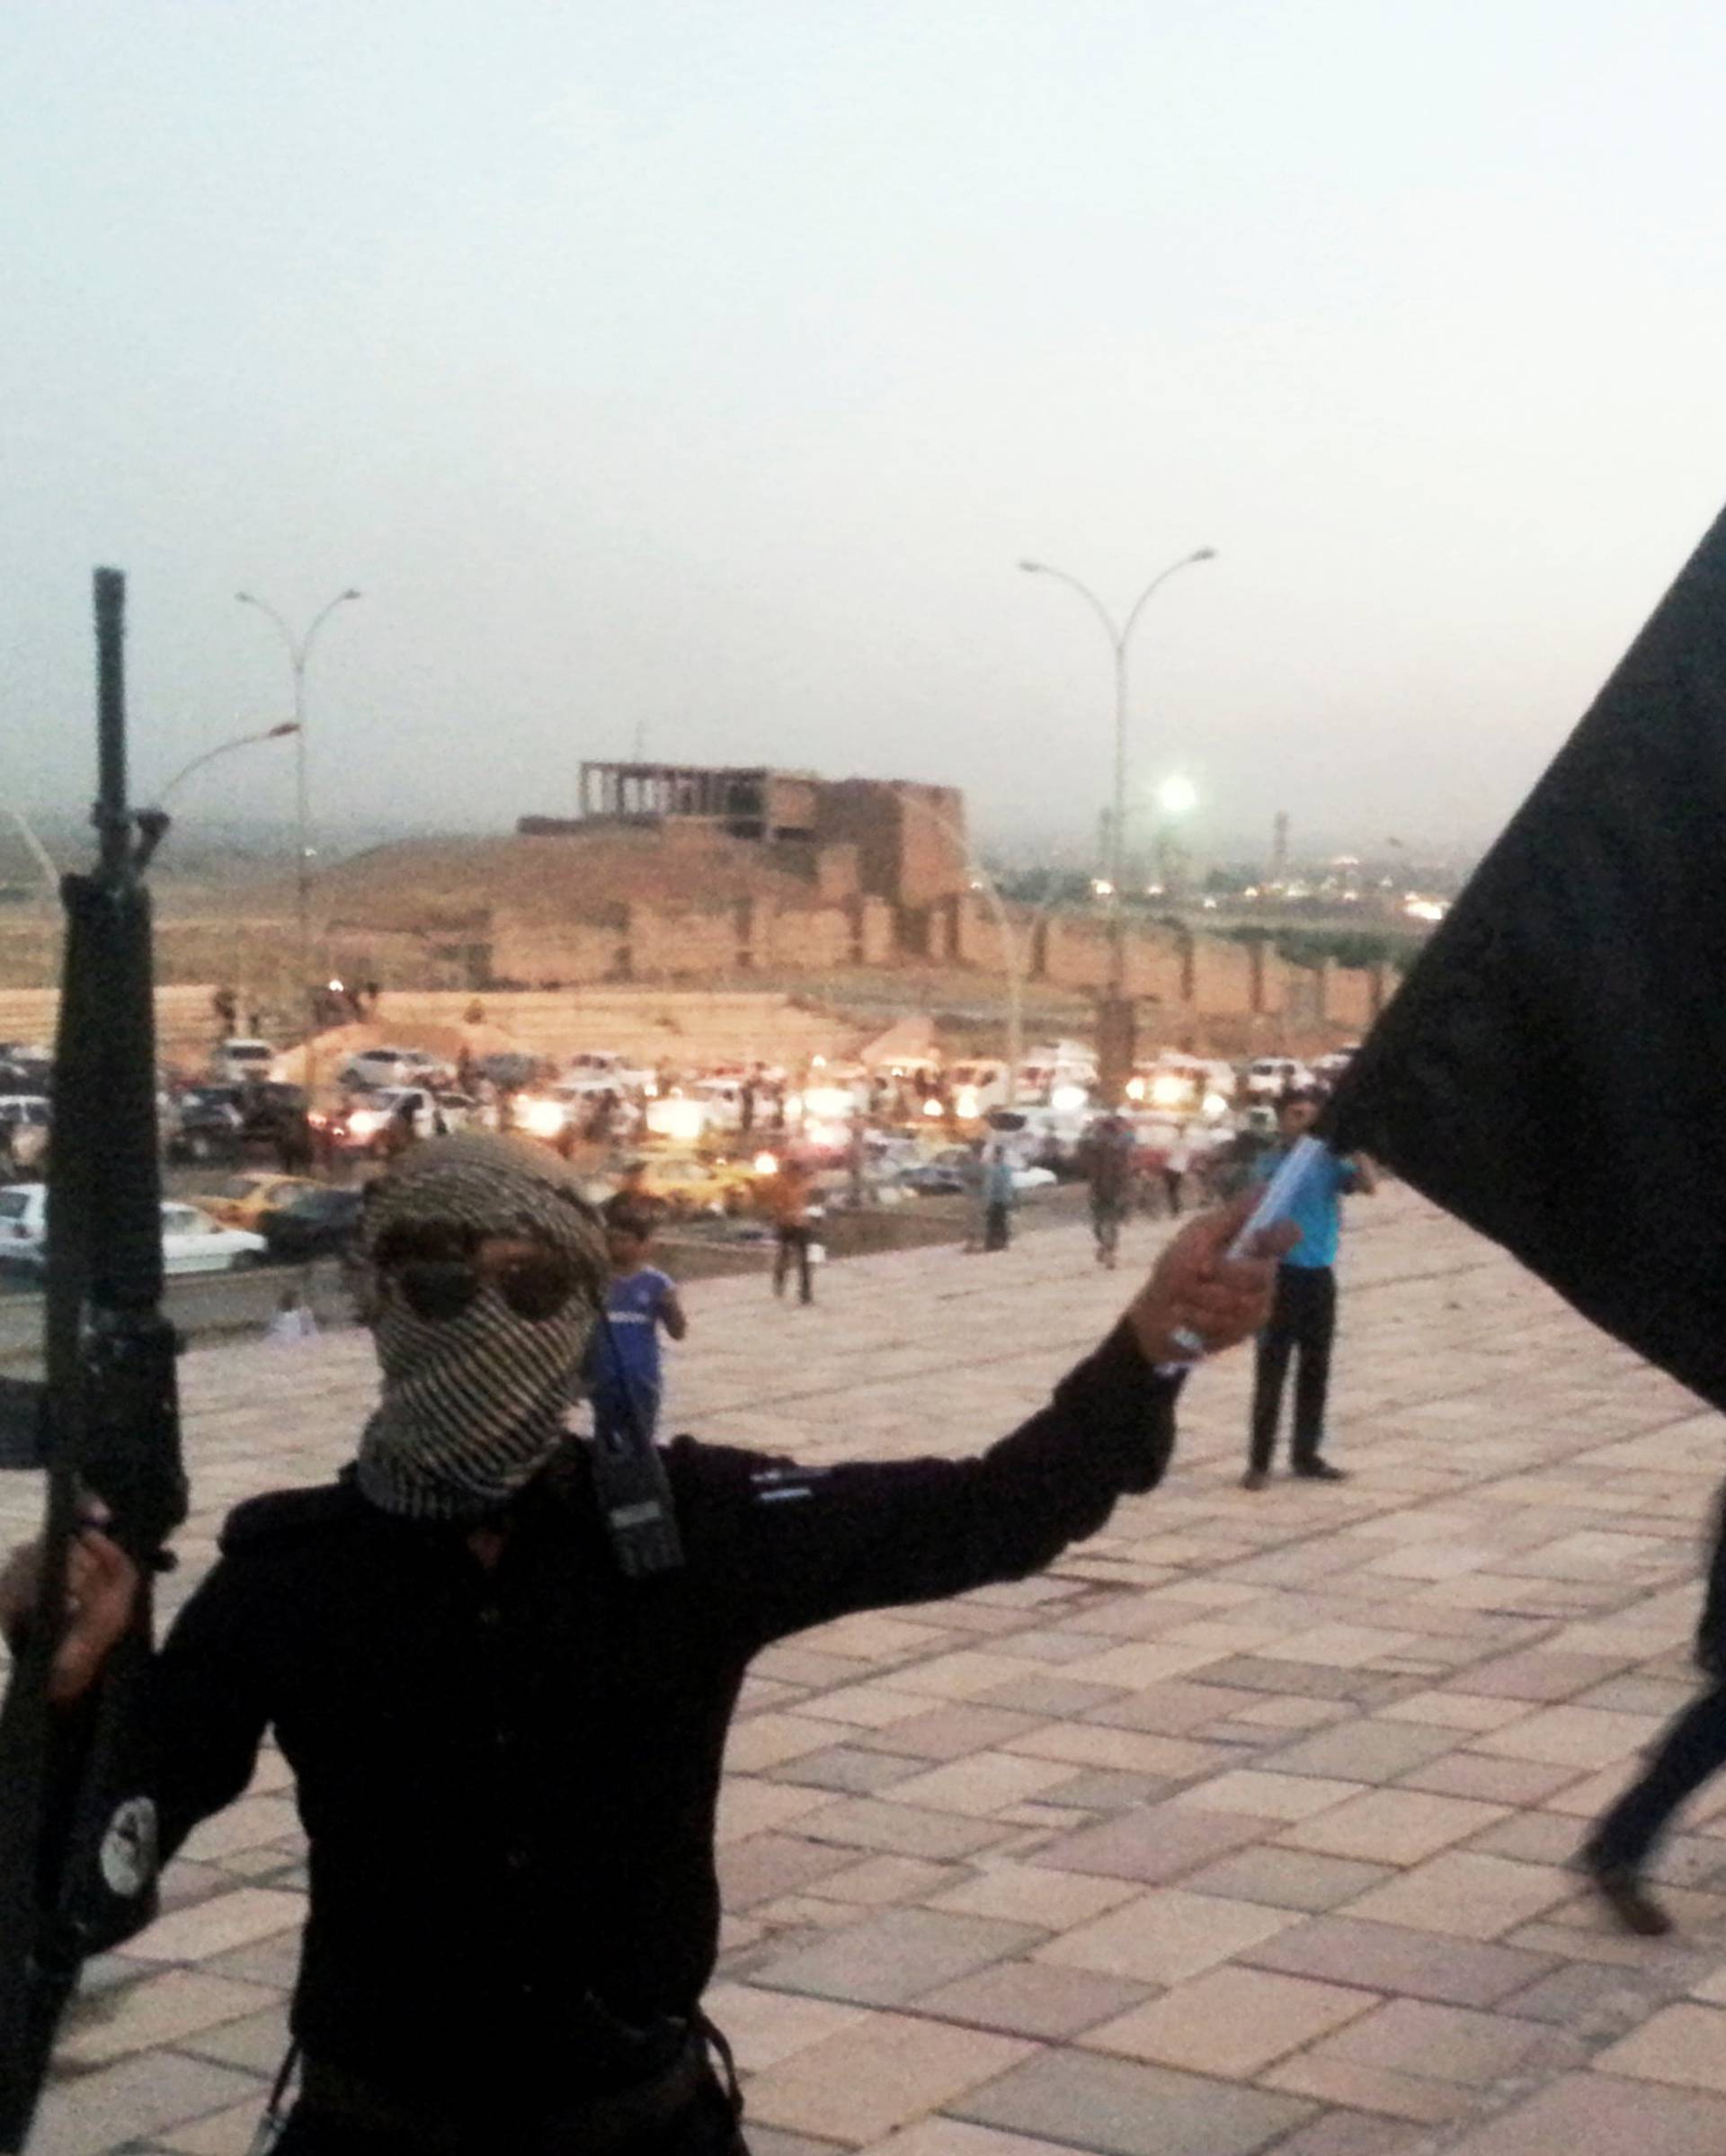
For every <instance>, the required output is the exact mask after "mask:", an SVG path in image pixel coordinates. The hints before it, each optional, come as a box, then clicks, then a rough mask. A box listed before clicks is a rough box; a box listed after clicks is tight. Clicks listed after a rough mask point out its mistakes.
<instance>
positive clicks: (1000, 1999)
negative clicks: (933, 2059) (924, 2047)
mask: <svg viewBox="0 0 1726 2156" xmlns="http://www.w3.org/2000/svg"><path fill="white" fill-rule="evenodd" d="M1148 1988H1149V1987H1148V1986H1146V1985H1144V1984H1142V1983H1133V1982H1128V1981H1127V1980H1126V1979H1125V1977H1119V1976H1103V1975H1099V1973H1098V1972H1097V1971H1096V1970H1094V1969H1061V1968H1054V1967H1052V1966H1050V1965H1049V1964H1047V1963H1044V1962H1029V1961H1003V1962H995V1963H993V1964H992V1965H991V1966H990V1967H989V1968H986V1969H979V1970H978V1971H977V1972H976V1973H975V1974H974V1975H973V1976H961V1977H960V1978H959V1979H958V1980H957V1981H956V1982H953V1983H948V1984H942V1985H941V1986H940V1987H939V1989H938V1990H936V1991H926V1992H924V1993H923V1994H922V1996H921V1998H919V1999H918V2000H917V2001H916V2005H917V2010H918V2012H919V2013H920V2014H933V2015H937V2016H939V2018H940V2019H942V2020H943V2021H963V2022H967V2023H969V2024H970V2025H971V2026H972V2027H975V2028H992V2029H999V2030H1001V2032H1002V2033H1003V2034H1004V2035H1007V2036H1039V2037H1044V2038H1052V2039H1064V2038H1071V2037H1073V2036H1078V2035H1079V2034H1080V2033H1081V2030H1084V2029H1088V2028H1092V2027H1095V2026H1096V2025H1097V2023H1098V2022H1099V2021H1108V2020H1110V2019H1111V2018H1113V2017H1114V2016H1116V2015H1117V2014H1119V2013H1122V2012H1124V2011H1125V2009H1126V2008H1128V2007H1129V2006H1136V2005H1137V2004H1138V2002H1139V2001H1140V2000H1142V1999H1143V1998H1144V1996H1145V1994H1146V1991H1147V1990H1148Z"/></svg>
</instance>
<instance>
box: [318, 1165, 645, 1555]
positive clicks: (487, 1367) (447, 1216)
mask: <svg viewBox="0 0 1726 2156" xmlns="http://www.w3.org/2000/svg"><path fill="white" fill-rule="evenodd" d="M445 1224H448V1225H455V1226H457V1227H460V1228H467V1229H470V1230H472V1231H475V1232H476V1234H480V1235H512V1236H527V1237H529V1238H531V1239H532V1240H533V1241H534V1242H537V1243H545V1244H546V1245H547V1246H548V1247H549V1248H550V1249H552V1250H555V1251H556V1252H559V1254H560V1255H562V1256H564V1257H565V1258H567V1259H568V1260H569V1261H571V1262H572V1263H573V1265H574V1268H575V1273H576V1278H577V1283H578V1285H577V1289H576V1292H575V1294H574V1295H573V1296H571V1297H570V1299H569V1301H568V1302H567V1303H565V1305H564V1306H563V1308H562V1309H561V1310H559V1311H558V1312H557V1313H556V1314H555V1315H554V1316H552V1317H549V1318H545V1319H540V1320H533V1319H529V1318H524V1317H520V1316H518V1315H517V1314H516V1313H515V1312H514V1311H513V1310H512V1309H511V1308H510V1306H509V1305H508V1304H507V1303H506V1302H505V1301H504V1299H503V1296H502V1295H500V1294H499V1292H498V1290H497V1289H496V1287H494V1286H492V1285H490V1284H489V1283H487V1284H486V1285H485V1286H484V1287H481V1289H480V1291H479V1293H478V1295H477V1296H476V1297H475V1298H474V1300H473V1302H472V1303H470V1304H469V1305H468V1306H467V1309H466V1310H464V1311H463V1312H462V1313H461V1314H460V1315H459V1316H458V1317H454V1318H449V1319H443V1320H432V1319H427V1318H422V1317H418V1316H416V1315H415V1314H414V1312H413V1311H412V1310H410V1309H409V1308H408V1307H407V1306H406V1305H405V1302H404V1301H403V1300H402V1299H401V1297H399V1296H394V1295H390V1296H385V1297H383V1298H382V1299H381V1301H380V1303H379V1305H378V1314H377V1316H376V1318H375V1320H374V1322H373V1327H372V1330H373V1333H374V1336H375V1338H376V1341H377V1345H378V1363H379V1365H380V1366H381V1368H382V1370H383V1387H382V1393H381V1396H380V1398H379V1401H378V1409H377V1412H375V1413H374V1414H373V1415H372V1417H371V1420H370V1421H369V1422H368V1423H367V1425H366V1427H365V1430H364V1432H363V1434H362V1436H361V1438H360V1457H359V1480H360V1489H361V1490H362V1491H363V1492H364V1493H365V1495H366V1496H367V1497H368V1498H369V1499H370V1500H371V1501H372V1502H373V1503H374V1504H376V1505H378V1506H380V1507H382V1509H383V1510H386V1511H388V1512H396V1513H399V1514H402V1515H404V1516H405V1517H406V1518H409V1519H476V1518H480V1517H482V1516H484V1515H485V1513H487V1512H492V1511H495V1510H497V1509H498V1507H500V1506H501V1505H503V1504H505V1503H507V1502H508V1501H509V1500H510V1498H512V1496H513V1495H514V1494H515V1492H517V1491H518V1490H519V1489H520V1487H521V1486H522V1484H523V1483H526V1482H528V1481H529V1479H530V1478H531V1477H532V1476H533V1475H534V1474H537V1473H538V1470H539V1468H540V1467H541V1466H544V1464H545V1462H546V1461H547V1459H548V1458H549V1457H550V1456H551V1455H552V1453H553V1452H555V1451H556V1448H557V1447H558V1445H559V1444H560V1443H561V1442H562V1439H563V1436H564V1421H565V1414H566V1412H567V1410H568V1408H569V1405H570V1403H571V1402H572V1401H573V1400H574V1398H575V1396H576V1394H577V1393H578V1391H579V1389H580V1378H579V1373H580V1370H581V1367H582V1356H583V1350H584V1349H585V1347H586V1345H587V1339H588V1334H589V1333H590V1332H592V1328H593V1323H594V1321H595V1318H596V1316H597V1314H598V1313H599V1311H600V1310H601V1308H602V1307H603V1305H604V1298H605V1284H606V1278H607V1267H606V1252H605V1239H604V1236H603V1234H602V1233H601V1228H600V1224H599V1221H598V1218H597V1217H596V1216H595V1215H594V1213H593V1211H592V1207H590V1206H589V1205H588V1204H587V1203H586V1201H585V1200H584V1199H583V1197H582V1196H581V1193H580V1190H579V1189H578V1187H577V1185H576V1183H575V1180H574V1177H573V1176H572V1175H571V1174H570V1172H569V1171H568V1169H567V1168H566V1167H565V1164H564V1163H563V1162H562V1161H560V1160H559V1159H557V1157H556V1154H550V1153H547V1152H545V1151H544V1150H542V1149H541V1148H540V1147H538V1146H536V1145H530V1144H529V1143H528V1142H527V1141H525V1140H523V1139H518V1138H502V1137H491V1136H484V1135H481V1134H474V1135H468V1134H465V1133H464V1134H463V1135H462V1136H459V1137H452V1138H434V1139H431V1140H429V1141H428V1142H427V1143H425V1144H424V1145H418V1146H416V1147H414V1150H413V1151H412V1152H411V1153H410V1154H408V1155H407V1156H406V1158H405V1160H404V1161H403V1162H402V1163H401V1164H400V1165H399V1166H398V1167H396V1168H395V1169H393V1170H392V1171H391V1172H390V1173H389V1174H387V1176H385V1177H383V1178H382V1179H380V1180H379V1181H378V1182H377V1183H376V1184H374V1185H373V1187H372V1189H371V1191H370V1193H369V1196H368V1199H367V1204H366V1209H365V1225H364V1239H365V1248H366V1252H367V1255H368V1256H370V1255H371V1253H372V1252H375V1250H376V1249H377V1247H378V1241H379V1238H380V1237H381V1236H383V1235H384V1234H387V1232H388V1231H389V1230H390V1229H392V1228H396V1227H401V1226H404V1225H414V1226H431V1225H445Z"/></svg>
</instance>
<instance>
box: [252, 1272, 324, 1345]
mask: <svg viewBox="0 0 1726 2156" xmlns="http://www.w3.org/2000/svg"><path fill="white" fill-rule="evenodd" d="M263 1337H264V1338H265V1339H266V1340H267V1341H270V1343H271V1346H273V1347H279V1348H293V1347H298V1345H299V1344H300V1342H301V1341H308V1340H316V1338H317V1318H316V1314H314V1312H313V1310H312V1306H311V1305H310V1304H309V1303H308V1302H307V1300H306V1293H305V1290H304V1288H303V1287H301V1286H300V1283H299V1282H298V1280H290V1281H289V1283H288V1285H287V1286H286V1287H284V1288H283V1289H282V1291H281V1293H280V1296H278V1297H277V1298H276V1307H275V1310H274V1312H273V1314H271V1319H270V1323H268V1325H266V1326H265V1327H264V1333H263Z"/></svg>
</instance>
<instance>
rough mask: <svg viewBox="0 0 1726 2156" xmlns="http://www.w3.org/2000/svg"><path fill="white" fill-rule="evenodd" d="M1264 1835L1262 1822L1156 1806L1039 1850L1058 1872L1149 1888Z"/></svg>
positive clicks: (1166, 1805) (1228, 1815) (1088, 1828)
mask: <svg viewBox="0 0 1726 2156" xmlns="http://www.w3.org/2000/svg"><path fill="white" fill-rule="evenodd" d="M1265 1831H1266V1824H1265V1822H1264V1821H1262V1820H1257V1819H1251V1818H1241V1816H1240V1815H1239V1814H1233V1815H1231V1814H1228V1813H1221V1812H1199V1811H1195V1810H1193V1809H1192V1808H1191V1807H1189V1806H1188V1807H1183V1806H1180V1805H1177V1804H1154V1805H1152V1807H1151V1808H1150V1810H1148V1811H1145V1812H1132V1813H1125V1815H1124V1816H1122V1817H1120V1818H1118V1819H1110V1820H1105V1821H1104V1822H1102V1823H1101V1824H1100V1825H1099V1826H1094V1827H1085V1828H1081V1830H1080V1831H1079V1832H1078V1833H1076V1834H1069V1835H1065V1836H1063V1838H1062V1839H1061V1840H1058V1841H1053V1842H1051V1843H1050V1844H1049V1845H1048V1847H1047V1848H1046V1849H1043V1850H1042V1851H1041V1852H1039V1860H1040V1861H1041V1862H1042V1863H1045V1864H1046V1865H1049V1866H1052V1867H1053V1868H1054V1869H1055V1870H1057V1871H1068V1872H1099V1873H1101V1874H1102V1875H1104V1876H1105V1877H1108V1878H1116V1879H1136V1880H1137V1881H1139V1883H1140V1884H1143V1885H1147V1886H1150V1885H1155V1884H1158V1883H1159V1882H1161V1880H1164V1879H1177V1878H1179V1876H1180V1875H1181V1874H1182V1873H1183V1872H1190V1871H1196V1870H1197V1868H1198V1866H1200V1865H1201V1864H1206V1863H1209V1862H1211V1861H1213V1860H1214V1858H1218V1857H1222V1856H1226V1855H1227V1854H1228V1852H1229V1851H1230V1850H1231V1849H1239V1848H1240V1847H1241V1844H1242V1843H1243V1842H1248V1841H1252V1840H1256V1839H1257V1838H1258V1837H1259V1835H1261V1834H1262V1833H1264V1832H1265Z"/></svg>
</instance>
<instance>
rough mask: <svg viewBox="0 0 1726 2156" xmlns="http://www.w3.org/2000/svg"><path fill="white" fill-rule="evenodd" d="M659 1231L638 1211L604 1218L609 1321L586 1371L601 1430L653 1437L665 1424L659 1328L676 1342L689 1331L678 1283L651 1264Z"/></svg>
mask: <svg viewBox="0 0 1726 2156" xmlns="http://www.w3.org/2000/svg"><path fill="white" fill-rule="evenodd" d="M653 1236H654V1231H653V1224H652V1223H651V1222H650V1221H648V1220H646V1219H645V1218H644V1217H643V1216H641V1215H640V1214H638V1213H627V1212H621V1211H619V1212H617V1213H614V1214H612V1215H611V1216H610V1217H609V1219H608V1220H607V1222H606V1226H605V1239H606V1245H607V1248H608V1249H609V1252H610V1256H611V1285H610V1287H609V1290H608V1292H607V1295H606V1298H605V1323H604V1324H603V1325H599V1326H596V1327H595V1328H594V1331H593V1333H592V1337H591V1338H590V1340H589V1341H588V1343H587V1358H586V1362H585V1366H584V1369H583V1375H584V1376H585V1377H586V1380H587V1393H588V1398H589V1399H590V1400H591V1401H592V1403H593V1424H594V1428H595V1429H596V1430H608V1429H612V1430H615V1429H622V1430H625V1431H626V1432H627V1431H628V1430H630V1429H631V1428H632V1427H633V1428H638V1429H639V1430H641V1432H642V1434H643V1435H644V1436H645V1437H649V1438H651V1437H652V1436H653V1434H654V1425H655V1424H656V1423H657V1422H658V1421H659V1395H660V1390H661V1376H660V1363H659V1333H660V1328H661V1326H662V1325H663V1327H664V1329H665V1331H666V1332H667V1333H668V1334H669V1335H670V1336H671V1338H672V1340H681V1339H682V1338H683V1336H684V1334H685V1333H686V1332H688V1331H689V1329H690V1322H689V1320H688V1318H686V1317H685V1316H684V1314H683V1305H682V1304H681V1303H680V1302H679V1301H678V1299H677V1286H676V1283H675V1282H674V1281H673V1280H672V1278H671V1277H670V1276H669V1274H666V1273H663V1272H661V1271H660V1270H659V1269H658V1268H657V1267H656V1266H653V1265H649V1264H648V1262H647V1252H648V1248H649V1246H650V1244H651V1243H652V1242H653ZM632 1418H633V1422H632V1420H631V1419H632Z"/></svg>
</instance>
